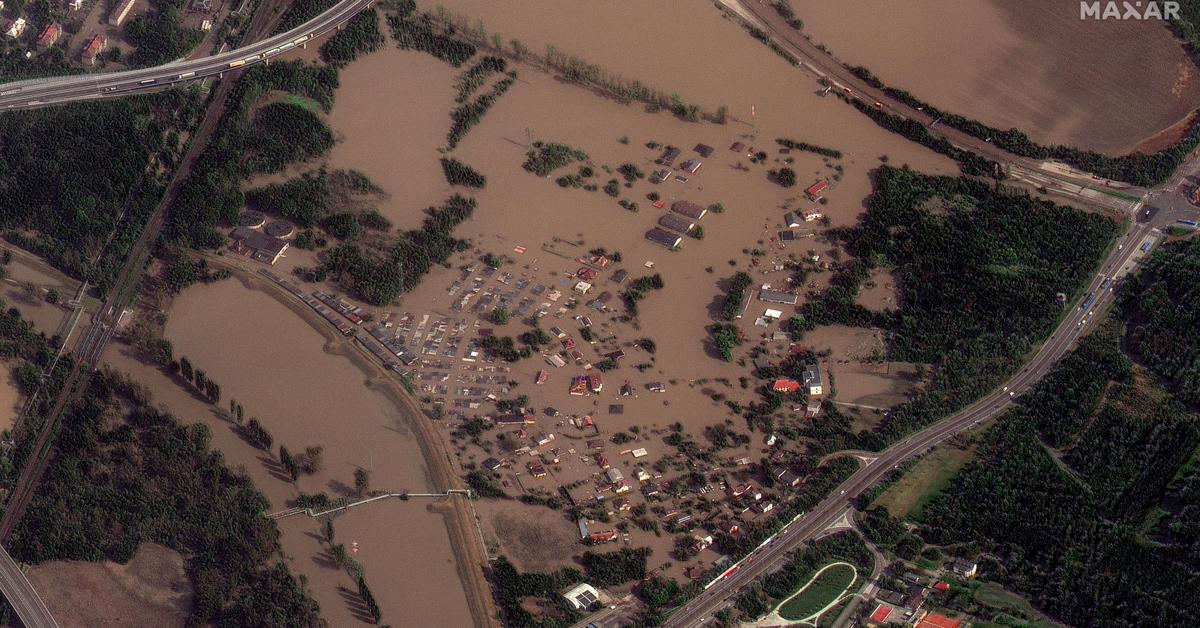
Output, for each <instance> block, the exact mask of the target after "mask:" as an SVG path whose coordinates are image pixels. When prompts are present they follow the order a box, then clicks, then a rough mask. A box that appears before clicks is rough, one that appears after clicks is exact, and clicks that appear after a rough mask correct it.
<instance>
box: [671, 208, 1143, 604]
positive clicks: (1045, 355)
mask: <svg viewBox="0 0 1200 628" xmlns="http://www.w3.org/2000/svg"><path fill="white" fill-rule="evenodd" d="M1154 229H1155V226H1154V225H1153V224H1151V223H1149V222H1146V223H1139V224H1136V225H1135V226H1134V228H1133V229H1131V230H1130V232H1129V233H1128V234H1127V236H1125V237H1124V238H1122V240H1121V242H1122V244H1121V246H1120V247H1119V248H1114V249H1113V250H1112V252H1111V253H1110V254H1109V256H1108V258H1107V259H1106V260H1105V261H1104V263H1103V265H1102V266H1101V268H1102V269H1103V271H1104V274H1103V275H1100V276H1097V277H1096V278H1095V279H1093V280H1092V282H1091V283H1090V285H1089V286H1088V292H1093V291H1095V292H1097V293H1098V295H1097V299H1096V302H1095V304H1094V305H1092V307H1091V308H1090V309H1089V310H1088V311H1087V312H1084V311H1082V310H1080V308H1078V307H1073V308H1072V309H1071V311H1070V312H1069V313H1068V315H1067V316H1066V317H1065V318H1064V319H1063V321H1062V323H1061V324H1059V326H1058V328H1057V329H1056V330H1055V331H1054V333H1053V334H1052V335H1051V336H1050V339H1049V340H1048V341H1047V342H1046V343H1045V344H1043V345H1042V347H1041V348H1040V349H1039V350H1038V352H1037V353H1036V354H1035V356H1034V358H1033V359H1032V360H1031V361H1030V362H1029V363H1028V364H1027V365H1026V366H1025V367H1024V368H1023V369H1021V371H1020V372H1018V373H1017V375H1015V376H1014V377H1013V378H1012V379H1011V380H1009V381H1008V384H1007V386H1005V387H1004V388H1003V389H1002V390H998V391H995V392H993V393H992V394H990V395H988V396H986V397H984V398H982V399H980V400H979V401H977V402H975V403H974V404H972V405H971V406H969V407H968V408H966V409H965V410H962V411H960V412H959V413H957V414H955V415H953V416H951V417H949V418H946V419H943V420H942V421H939V422H938V423H935V424H934V425H932V426H930V427H928V428H926V429H924V430H922V431H920V432H917V433H915V434H913V435H912V436H909V437H908V438H907V439H905V440H903V441H901V442H899V443H896V444H895V445H893V446H891V447H890V448H888V449H885V450H884V451H882V452H880V453H879V454H878V458H876V459H875V460H873V461H871V462H869V463H867V464H866V465H865V466H863V467H862V468H860V469H859V470H858V471H857V472H856V473H854V475H852V476H850V478H849V479H847V480H846V481H845V482H844V483H843V484H842V485H841V486H840V487H838V492H837V493H836V494H833V495H831V496H829V497H827V498H826V499H825V500H824V501H822V502H821V503H820V504H818V505H817V506H816V507H815V508H813V510H812V511H810V512H808V513H807V514H805V515H804V516H803V517H802V518H801V519H800V520H799V521H797V522H796V523H794V524H793V525H792V526H791V527H789V528H787V529H785V530H784V531H783V532H780V533H779V534H778V535H777V536H776V538H775V540H774V541H772V542H771V543H770V544H768V545H766V546H765V547H763V548H762V549H760V550H758V551H757V552H755V553H752V554H751V555H750V556H748V557H747V558H745V559H743V561H742V566H741V567H740V568H739V569H738V570H737V571H735V572H734V573H732V574H730V575H728V576H727V577H726V578H725V579H724V580H723V581H721V582H719V583H717V584H715V585H713V586H711V587H709V589H708V590H707V591H705V592H703V593H702V594H700V595H699V596H697V597H696V598H694V599H692V600H691V601H690V602H688V603H687V604H685V605H684V606H683V607H681V608H680V609H678V610H677V611H676V612H675V613H673V614H672V615H671V616H670V618H668V620H667V621H666V623H664V624H663V625H664V626H694V625H697V624H698V623H701V622H703V621H704V620H705V619H706V618H708V617H709V616H710V615H711V614H713V613H715V612H716V611H718V610H720V609H721V608H722V607H723V606H724V605H725V604H726V601H727V600H728V599H729V598H730V597H731V596H732V595H734V594H736V593H737V592H738V590H739V589H740V587H742V586H744V585H748V584H750V583H751V582H753V581H754V580H756V579H758V578H760V577H762V576H764V575H766V574H767V573H770V572H771V571H773V570H774V569H775V568H776V567H778V566H779V564H780V563H781V562H782V560H783V558H784V556H785V555H786V554H787V553H788V552H790V551H792V550H793V549H795V548H796V547H798V546H800V545H801V544H803V543H805V542H807V541H809V540H811V539H812V538H813V537H814V536H815V535H817V534H820V533H821V532H822V531H824V530H825V529H826V528H828V527H829V526H830V524H832V523H833V522H834V521H836V520H837V519H838V518H839V517H841V515H842V513H844V512H846V511H847V510H849V509H850V508H851V507H852V506H851V504H852V500H853V499H854V498H855V497H857V496H858V495H859V494H861V493H862V492H863V491H865V490H866V489H868V488H870V487H871V485H873V484H875V483H876V482H878V481H879V480H880V479H882V478H883V476H884V475H886V474H887V473H888V472H889V471H891V470H892V469H894V468H896V467H897V466H899V464H900V463H901V462H904V461H905V460H908V459H909V458H912V457H914V456H918V455H920V454H922V453H924V452H925V451H927V450H929V449H930V448H932V447H934V446H935V445H937V444H939V443H941V442H943V441H945V440H947V439H949V438H951V437H952V436H954V435H956V434H958V433H960V432H963V431H965V430H967V429H970V428H971V427H973V426H975V425H977V424H978V423H980V422H982V421H986V420H988V419H990V418H992V417H994V416H996V415H998V414H1000V413H1002V412H1004V411H1005V410H1007V409H1008V408H1010V407H1012V406H1013V405H1014V403H1015V399H1016V397H1017V396H1019V395H1020V394H1021V393H1023V392H1025V391H1026V390H1027V389H1028V388H1029V387H1030V386H1032V385H1033V384H1034V383H1035V382H1037V381H1038V380H1039V379H1041V378H1042V377H1044V376H1045V375H1046V374H1047V373H1049V372H1050V370H1051V369H1053V368H1054V365H1055V364H1056V363H1057V362H1058V360H1059V359H1061V358H1062V357H1063V356H1064V355H1065V354H1066V353H1067V352H1068V351H1069V350H1070V349H1071V347H1072V346H1073V345H1074V343H1075V341H1076V340H1077V339H1078V338H1079V337H1080V336H1081V335H1083V334H1085V333H1087V332H1088V331H1090V325H1088V323H1089V322H1091V320H1092V319H1093V318H1095V316H1094V315H1089V314H1090V313H1091V312H1095V311H1097V310H1101V309H1103V308H1104V307H1105V306H1107V305H1108V304H1109V303H1111V302H1112V299H1113V295H1114V294H1115V293H1114V292H1113V291H1112V290H1111V289H1110V290H1106V291H1104V292H1102V293H1100V285H1101V284H1102V283H1103V281H1104V279H1105V278H1106V277H1110V276H1111V275H1112V273H1113V272H1115V271H1117V270H1118V269H1120V268H1122V266H1125V265H1126V263H1127V262H1129V261H1130V260H1131V259H1132V257H1133V255H1134V253H1136V252H1137V251H1138V245H1139V244H1140V243H1141V242H1142V240H1143V238H1145V237H1146V236H1147V235H1150V234H1151V232H1152V231H1153V230H1154ZM1081 323H1082V324H1081Z"/></svg>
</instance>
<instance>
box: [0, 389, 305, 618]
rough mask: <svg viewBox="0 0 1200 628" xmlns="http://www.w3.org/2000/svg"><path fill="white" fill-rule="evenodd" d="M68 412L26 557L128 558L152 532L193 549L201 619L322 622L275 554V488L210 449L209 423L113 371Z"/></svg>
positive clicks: (15, 548) (31, 523)
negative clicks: (271, 509) (165, 406)
mask: <svg viewBox="0 0 1200 628" xmlns="http://www.w3.org/2000/svg"><path fill="white" fill-rule="evenodd" d="M62 421H63V429H62V431H61V433H60V436H59V438H58V440H57V446H56V449H55V453H54V460H53V462H52V463H51V464H50V466H49V467H48V468H47V471H46V474H45V476H44V477H43V479H42V482H41V483H40V484H39V485H38V487H37V494H36V496H35V498H34V499H33V500H32V502H31V505H30V508H29V510H28V512H27V513H26V514H25V516H24V517H23V518H22V519H21V522H20V524H19V525H18V527H17V528H16V530H15V531H14V534H13V538H12V544H11V546H10V549H11V551H12V552H13V554H14V556H16V557H17V559H18V560H21V561H24V562H30V563H38V562H42V561H47V560H63V559H68V560H88V561H99V560H106V559H107V560H115V561H118V562H127V561H128V560H129V559H130V558H131V557H132V556H133V553H134V552H135V551H136V550H137V547H138V545H140V544H141V543H143V542H147V541H153V542H156V543H161V544H163V545H166V546H168V547H171V548H172V549H175V550H177V551H179V552H181V553H182V554H183V555H184V556H185V557H186V558H187V561H188V563H187V564H188V572H189V575H190V578H191V581H192V584H193V587H194V589H195V598H194V607H193V609H192V617H191V619H192V621H194V622H196V623H200V624H203V623H209V622H212V623H215V624H217V625H239V626H247V625H283V624H287V625H292V626H320V625H323V624H324V622H323V620H321V618H320V613H319V609H318V607H317V604H316V603H315V602H314V601H312V600H311V599H310V598H309V597H308V596H307V594H306V593H305V591H304V587H303V584H302V583H298V582H297V581H296V579H295V578H293V577H292V576H291V574H290V573H289V572H288V570H287V567H286V566H284V565H283V564H282V563H277V562H276V558H277V555H278V552H279V550H280V546H279V530H278V528H276V527H275V524H274V523H273V522H272V521H271V520H270V519H267V518H265V517H263V516H262V513H263V511H265V510H266V508H267V506H268V503H267V500H266V498H264V497H263V496H262V494H261V493H259V492H258V491H257V490H256V489H255V488H254V486H253V484H252V483H251V481H250V479H249V478H248V477H247V476H245V475H243V474H237V473H233V472H231V471H230V470H229V468H228V467H226V466H225V464H224V458H223V456H222V455H221V454H220V453H219V452H215V451H213V450H211V449H210V448H209V440H210V433H209V430H208V427H207V426H205V425H204V424H202V423H196V424H192V425H183V424H181V423H180V422H179V421H178V420H176V419H175V417H173V416H171V415H170V414H166V413H164V412H163V411H161V410H159V409H156V408H155V407H154V405H153V404H152V401H151V399H150V394H149V392H148V390H147V389H146V388H145V387H144V386H141V385H140V384H137V383H136V382H133V381H131V380H130V379H128V378H126V377H124V376H122V375H120V374H118V373H115V372H112V371H107V370H106V371H102V372H99V373H97V374H95V375H94V376H93V377H92V379H91V381H90V383H89V385H88V388H87V390H86V391H85V393H84V395H83V397H82V398H81V399H80V400H79V401H77V402H75V403H74V404H73V405H72V406H70V407H69V408H68V410H67V411H66V412H65V413H64V415H63V417H62Z"/></svg>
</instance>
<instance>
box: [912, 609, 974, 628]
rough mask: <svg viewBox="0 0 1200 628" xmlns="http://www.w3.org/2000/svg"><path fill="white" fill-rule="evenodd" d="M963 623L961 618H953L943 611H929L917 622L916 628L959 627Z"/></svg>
mask: <svg viewBox="0 0 1200 628" xmlns="http://www.w3.org/2000/svg"><path fill="white" fill-rule="evenodd" d="M962 624H963V621H962V620H961V619H952V618H950V617H947V616H945V615H942V614H941V613H929V614H928V615H926V616H925V617H923V618H922V619H921V621H919V622H917V624H916V626H914V628H959V627H960V626H962Z"/></svg>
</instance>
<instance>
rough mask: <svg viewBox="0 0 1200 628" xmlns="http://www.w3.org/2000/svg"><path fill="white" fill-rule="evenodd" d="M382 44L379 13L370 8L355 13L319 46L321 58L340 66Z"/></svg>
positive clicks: (376, 48) (373, 50)
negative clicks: (347, 22) (342, 26)
mask: <svg viewBox="0 0 1200 628" xmlns="http://www.w3.org/2000/svg"><path fill="white" fill-rule="evenodd" d="M383 44H384V37H383V33H381V32H379V13H378V12H377V11H376V10H375V9H373V8H371V9H367V10H366V11H363V12H361V13H359V14H358V15H355V16H354V17H353V18H352V19H351V20H350V23H349V24H347V25H346V27H345V28H343V29H342V30H340V31H338V32H337V33H334V35H333V37H330V38H329V41H327V42H325V44H324V45H323V46H321V58H322V59H324V60H325V62H326V63H329V64H332V65H335V66H339V67H340V66H344V65H346V64H348V63H350V62H351V61H354V60H355V59H357V58H359V57H360V56H362V55H365V54H368V53H371V52H375V51H376V50H379V49H380V48H381V47H383Z"/></svg>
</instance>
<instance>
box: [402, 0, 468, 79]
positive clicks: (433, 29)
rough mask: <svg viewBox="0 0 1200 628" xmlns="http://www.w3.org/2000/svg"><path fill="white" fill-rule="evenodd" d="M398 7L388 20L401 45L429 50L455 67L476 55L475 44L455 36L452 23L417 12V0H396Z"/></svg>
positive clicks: (428, 51) (413, 48)
mask: <svg viewBox="0 0 1200 628" xmlns="http://www.w3.org/2000/svg"><path fill="white" fill-rule="evenodd" d="M395 7H396V12H395V13H393V14H392V15H389V16H388V20H387V21H388V26H389V27H391V30H392V37H393V38H394V39H395V40H396V45H397V46H399V47H400V48H404V49H408V50H420V51H423V52H427V53H429V54H431V55H433V56H434V57H437V58H438V59H441V60H442V61H445V62H446V63H449V64H450V65H452V66H454V67H456V68H457V67H458V66H460V65H462V64H463V63H466V61H467V60H468V59H470V58H471V57H473V56H475V46H474V45H473V44H471V43H468V42H466V41H463V40H462V39H459V38H457V37H455V33H456V31H455V29H454V27H453V26H448V27H443V26H442V25H441V24H439V23H438V22H436V21H435V20H434V19H433V16H431V15H429V14H427V13H419V12H417V4H416V2H414V0H396V2H395Z"/></svg>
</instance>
